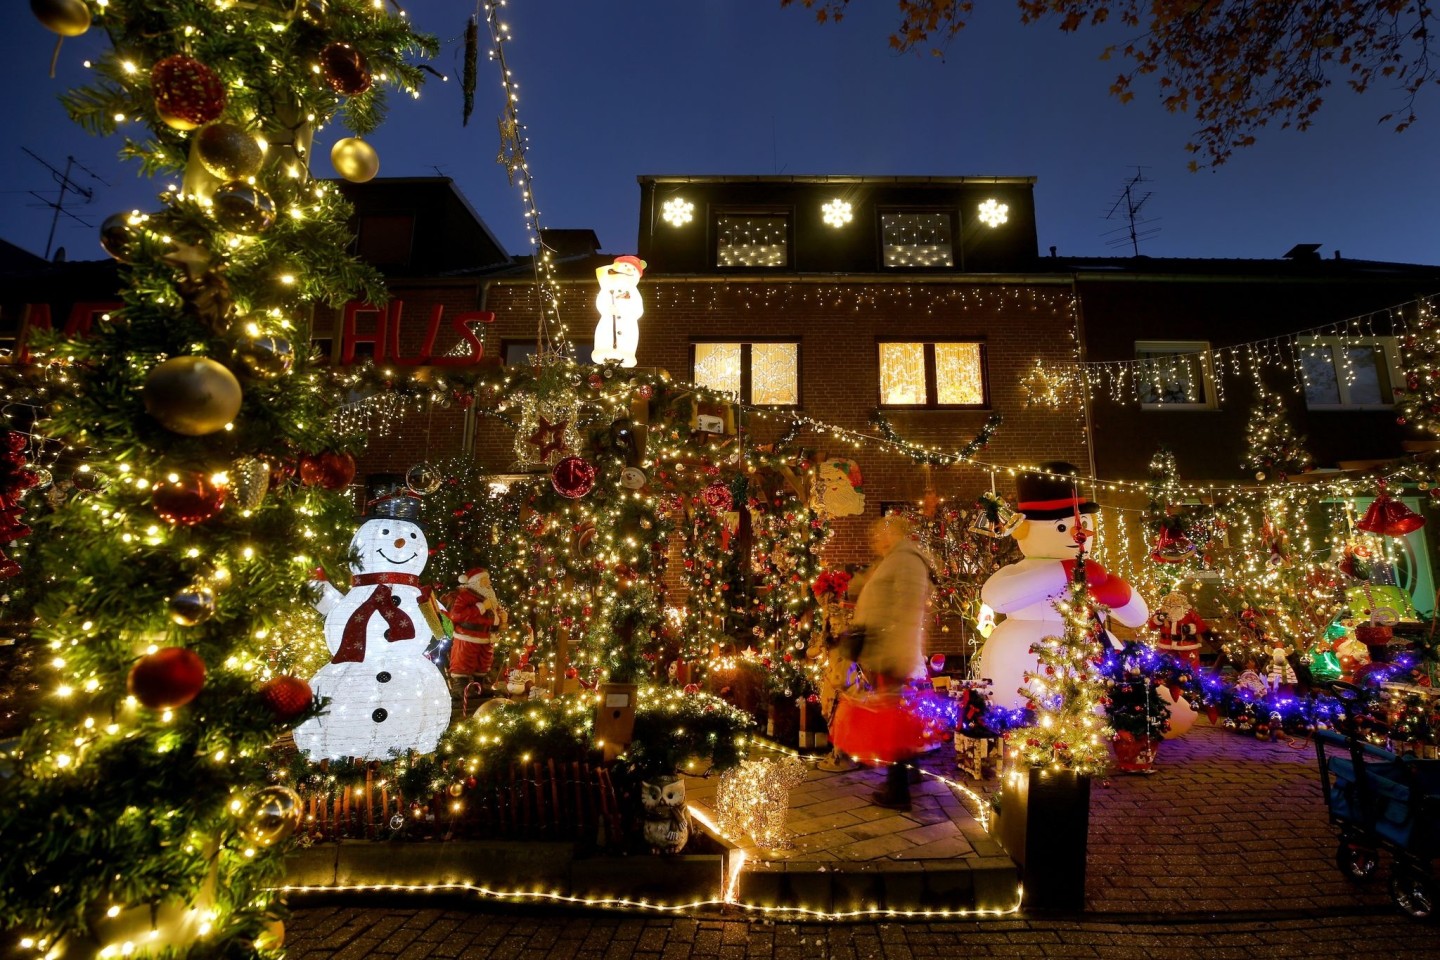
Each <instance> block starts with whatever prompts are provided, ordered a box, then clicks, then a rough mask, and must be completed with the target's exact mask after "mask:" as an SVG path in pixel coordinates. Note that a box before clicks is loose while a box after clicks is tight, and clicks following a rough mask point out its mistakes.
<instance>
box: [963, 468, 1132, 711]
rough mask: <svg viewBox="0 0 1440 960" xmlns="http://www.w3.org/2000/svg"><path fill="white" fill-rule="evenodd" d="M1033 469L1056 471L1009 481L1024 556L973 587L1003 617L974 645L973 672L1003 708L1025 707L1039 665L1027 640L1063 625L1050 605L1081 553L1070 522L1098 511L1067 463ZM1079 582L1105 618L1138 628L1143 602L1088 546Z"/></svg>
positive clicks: (1058, 631)
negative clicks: (1105, 610)
mask: <svg viewBox="0 0 1440 960" xmlns="http://www.w3.org/2000/svg"><path fill="white" fill-rule="evenodd" d="M1040 467H1041V469H1042V470H1045V471H1047V473H1050V474H1058V475H1059V476H1044V475H1040V474H1022V475H1021V476H1020V477H1019V478H1018V479H1017V480H1016V484H1015V487H1016V493H1017V494H1018V501H1019V502H1018V503H1017V504H1016V509H1017V510H1019V511H1020V512H1021V513H1023V514H1025V522H1024V523H1022V524H1021V525H1020V526H1019V527H1018V528H1017V529H1016V530H1015V540H1016V542H1017V543H1018V544H1019V545H1020V552H1021V553H1022V554H1024V555H1025V559H1023V560H1019V561H1017V562H1015V563H1012V564H1008V565H1006V566H1003V567H1001V568H1000V569H999V570H996V571H995V572H994V573H993V574H991V575H990V578H989V579H988V580H986V581H985V585H984V586H983V587H981V588H980V599H981V600H982V601H983V602H984V603H985V604H986V605H987V606H989V607H991V608H992V609H993V610H994V611H995V612H996V613H1003V614H1005V620H1004V622H1002V623H1000V624H999V625H998V626H996V627H995V629H994V631H993V632H992V633H991V634H990V636H989V638H988V639H987V640H986V641H985V646H984V647H982V648H981V650H980V661H979V664H978V669H979V675H980V676H981V677H984V678H988V679H990V680H991V681H993V683H994V686H993V687H992V688H991V689H992V690H993V691H994V700H995V703H996V704H997V705H999V706H1002V707H1006V708H1013V707H1023V706H1025V704H1026V698H1025V695H1024V694H1023V693H1021V692H1020V691H1021V688H1022V687H1025V686H1026V682H1025V674H1026V672H1027V671H1028V672H1030V673H1038V672H1039V670H1040V664H1039V659H1038V658H1037V657H1036V656H1035V654H1033V653H1031V652H1030V647H1031V645H1032V644H1036V643H1039V642H1040V641H1041V640H1043V639H1044V638H1046V637H1059V636H1061V635H1063V634H1064V632H1065V623H1064V621H1063V620H1062V619H1061V617H1060V613H1059V611H1057V610H1056V609H1055V607H1054V606H1053V605H1052V603H1053V601H1054V600H1055V599H1056V598H1058V597H1061V596H1063V595H1064V594H1065V592H1066V589H1067V587H1068V585H1069V583H1070V578H1071V576H1072V573H1073V571H1074V569H1075V557H1076V556H1077V555H1078V552H1079V550H1080V546H1079V544H1078V543H1077V542H1076V540H1075V537H1074V527H1075V524H1076V523H1077V522H1078V523H1079V524H1080V525H1081V526H1082V527H1084V528H1085V529H1086V530H1087V531H1089V530H1093V529H1094V524H1095V521H1094V514H1095V512H1096V511H1098V510H1099V509H1100V507H1099V505H1098V504H1096V503H1094V502H1093V501H1090V500H1086V499H1084V498H1083V497H1081V496H1079V495H1078V494H1077V493H1076V492H1075V488H1074V486H1073V484H1072V482H1071V481H1070V480H1068V479H1062V478H1063V477H1064V476H1065V475H1068V474H1073V473H1074V472H1075V468H1074V467H1073V466H1071V465H1070V464H1068V463H1062V462H1051V463H1044V464H1041V465H1040ZM1085 582H1086V585H1087V586H1088V588H1089V590H1090V597H1091V599H1093V600H1094V601H1095V602H1096V603H1100V604H1104V605H1105V606H1107V607H1109V608H1110V614H1109V615H1110V616H1111V617H1114V618H1115V620H1116V621H1118V622H1120V623H1123V624H1125V625H1126V626H1127V627H1139V626H1141V625H1142V624H1144V623H1145V621H1146V619H1147V618H1148V617H1149V616H1150V610H1149V608H1148V607H1147V606H1146V604H1145V600H1144V599H1143V598H1142V597H1141V596H1140V595H1139V594H1138V593H1135V592H1134V591H1132V590H1131V589H1130V585H1129V584H1128V583H1126V582H1125V581H1124V580H1123V579H1121V578H1120V577H1117V576H1115V575H1113V574H1110V573H1107V572H1106V571H1105V568H1103V567H1102V566H1100V564H1098V563H1096V562H1095V561H1094V560H1091V559H1089V558H1088V550H1087V558H1086V561H1085Z"/></svg>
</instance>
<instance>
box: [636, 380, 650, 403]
mask: <svg viewBox="0 0 1440 960" xmlns="http://www.w3.org/2000/svg"><path fill="white" fill-rule="evenodd" d="M635 392H636V393H638V394H640V399H642V400H649V399H650V398H652V397H654V396H655V388H654V387H652V386H651V385H650V384H648V383H642V384H640V386H638V387H636V388H635Z"/></svg>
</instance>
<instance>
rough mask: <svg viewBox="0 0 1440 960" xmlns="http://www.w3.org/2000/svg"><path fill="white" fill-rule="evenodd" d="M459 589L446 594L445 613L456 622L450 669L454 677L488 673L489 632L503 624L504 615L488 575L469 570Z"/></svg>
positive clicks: (491, 648)
mask: <svg viewBox="0 0 1440 960" xmlns="http://www.w3.org/2000/svg"><path fill="white" fill-rule="evenodd" d="M460 584H461V585H460V589H458V590H455V591H453V592H452V593H450V594H448V595H447V596H446V597H445V613H446V615H447V616H449V617H450V620H451V621H452V622H453V623H454V624H455V638H454V641H453V643H452V645H451V647H450V672H451V674H453V675H455V676H462V677H465V676H473V675H475V674H481V673H489V672H490V668H491V667H493V666H494V665H495V644H494V642H493V641H492V640H491V634H492V633H493V632H494V631H495V630H496V629H497V628H499V627H501V626H504V614H503V613H502V612H501V610H500V604H499V603H498V602H497V600H496V598H495V591H494V589H493V588H492V587H491V586H490V574H489V573H487V572H486V571H484V570H481V569H479V568H478V567H477V568H475V569H473V570H468V571H466V573H465V579H464V580H462V581H460Z"/></svg>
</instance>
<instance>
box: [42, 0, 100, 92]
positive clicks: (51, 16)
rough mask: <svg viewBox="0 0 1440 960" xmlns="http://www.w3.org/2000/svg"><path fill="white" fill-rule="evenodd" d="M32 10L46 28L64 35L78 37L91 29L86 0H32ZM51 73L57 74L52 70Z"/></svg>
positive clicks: (52, 74)
mask: <svg viewBox="0 0 1440 960" xmlns="http://www.w3.org/2000/svg"><path fill="white" fill-rule="evenodd" d="M30 12H31V13H33V14H35V17H36V19H38V20H39V21H40V22H41V23H42V24H44V25H45V29H46V30H53V31H54V32H55V33H58V34H60V36H62V37H78V36H80V34H82V33H84V32H85V31H86V30H89V29H90V8H89V7H87V6H85V0H30ZM50 75H51V76H52V77H53V76H54V75H55V73H54V71H51V73H50Z"/></svg>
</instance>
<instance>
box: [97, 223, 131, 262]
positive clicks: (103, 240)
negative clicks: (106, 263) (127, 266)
mask: <svg viewBox="0 0 1440 960" xmlns="http://www.w3.org/2000/svg"><path fill="white" fill-rule="evenodd" d="M139 241H140V228H139V226H138V224H137V223H136V217H135V215H134V214H130V213H112V214H110V216H108V217H106V218H105V219H104V220H103V221H101V223H100V246H101V247H103V248H104V250H105V252H106V253H108V254H110V256H112V257H114V258H115V259H116V260H118V261H120V262H121V263H129V262H130V258H131V257H132V256H134V254H135V244H136V243H138V242H139Z"/></svg>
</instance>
